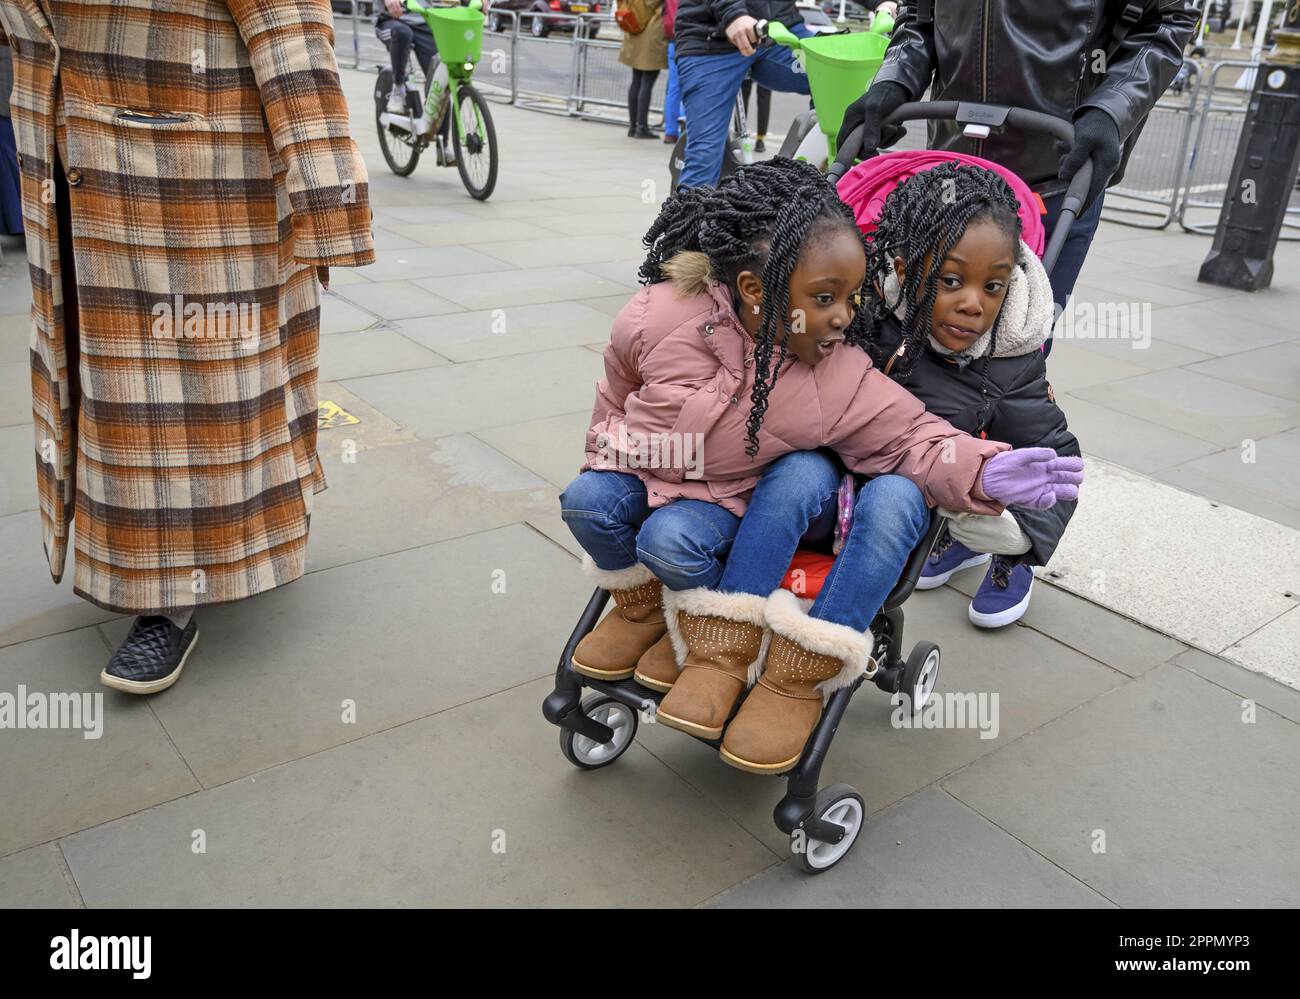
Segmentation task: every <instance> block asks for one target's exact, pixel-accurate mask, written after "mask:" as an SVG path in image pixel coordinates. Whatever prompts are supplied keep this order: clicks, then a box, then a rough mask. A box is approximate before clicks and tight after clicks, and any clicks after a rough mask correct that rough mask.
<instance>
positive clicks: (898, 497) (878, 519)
mask: <svg viewBox="0 0 1300 999" xmlns="http://www.w3.org/2000/svg"><path fill="white" fill-rule="evenodd" d="M929 526H930V511H929V508H928V507H926V505H925V499H924V497H923V496H922V495H921V490H920V488H919V487H918V486H917V485H916V484H915V483H914V482H912V480H911V479H905V478H903V476H901V475H881V476H878V477H877V478H874V479H872V480H871V481H870V482H868V483H867V484H866V485H864V486H863V487H862V488H861V489H859V490H858V496H857V500H856V502H855V503H854V506H853V526H852V527H851V528H850V529H849V536H848V538H846V539H845V542H844V548H843V549H842V550H841V551H840V554H839V557H838V558H837V559H836V560H835V565H834V567H833V568H832V569H831V571H830V575H828V576H827V577H826V582H825V583H824V584H823V585H822V589H821V593H819V594H818V596H817V600H816V602H814V603H813V606H812V609H811V610H810V611H809V612H808V613H809V616H810V617H814V618H819V619H822V620H826V621H834V622H835V623H836V624H842V625H845V626H847V627H850V628H852V629H854V630H855V631H866V630H867V628H869V627H870V626H871V620H872V618H874V617H875V616H876V614H877V612H878V611H879V610H880V608H881V607H882V606H883V605H884V603H885V598H886V597H888V596H889V594H890V592H891V591H892V590H893V588H894V584H895V583H897V582H898V577H899V576H901V575H902V573H903V567H904V566H905V565H906V564H907V559H908V556H910V555H911V554H912V549H913V548H915V547H916V546H917V543H918V542H919V541H920V540H921V538H922V537H923V536H924V535H925V532H926V529H927V528H928V527H929Z"/></svg>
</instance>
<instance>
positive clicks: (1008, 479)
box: [980, 447, 1083, 510]
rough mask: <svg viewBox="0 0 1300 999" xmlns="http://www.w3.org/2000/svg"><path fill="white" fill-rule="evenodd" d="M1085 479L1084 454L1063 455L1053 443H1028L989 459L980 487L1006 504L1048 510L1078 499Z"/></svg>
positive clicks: (985, 492)
mask: <svg viewBox="0 0 1300 999" xmlns="http://www.w3.org/2000/svg"><path fill="white" fill-rule="evenodd" d="M1082 481H1083V459H1082V458H1069V457H1066V458H1063V457H1061V456H1060V455H1058V454H1057V453H1056V452H1055V451H1053V450H1052V449H1051V448H1050V447H1025V448H1020V449H1019V450H1016V451H1003V452H1002V453H1001V454H995V455H994V456H993V457H992V458H990V459H989V460H988V461H986V462H985V463H984V475H983V476H982V478H981V479H980V488H981V489H983V490H984V495H986V496H988V497H990V498H991V499H994V500H997V502H999V503H1001V504H1002V505H1003V506H1027V507H1029V509H1031V510H1046V509H1047V508H1048V507H1051V506H1055V505H1056V504H1057V503H1059V502H1061V501H1062V500H1074V499H1078V498H1079V483H1081V482H1082Z"/></svg>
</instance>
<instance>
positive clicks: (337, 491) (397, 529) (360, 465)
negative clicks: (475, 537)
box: [307, 428, 559, 571]
mask: <svg viewBox="0 0 1300 999" xmlns="http://www.w3.org/2000/svg"><path fill="white" fill-rule="evenodd" d="M345 430H346V428H340V431H337V432H343V431H345ZM349 439H350V438H342V440H349ZM321 456H322V462H323V464H324V466H325V476H326V479H327V480H328V481H329V488H328V489H327V490H326V491H325V492H323V493H321V494H320V495H318V496H317V497H316V505H315V508H314V510H313V515H312V530H311V536H310V539H309V542H308V549H307V568H308V570H309V571H310V570H315V569H327V568H330V567H332V566H336V565H345V564H347V563H349V562H355V561H357V560H358V559H363V558H374V557H375V556H379V555H389V554H391V553H393V552H398V551H402V550H404V549H407V548H414V547H416V546H419V545H427V544H432V543H434V542H437V541H445V540H447V539H448V538H455V537H461V536H462V535H467V534H474V533H476V532H478V531H485V530H491V529H493V528H498V527H504V526H506V525H507V524H514V523H518V522H519V521H522V520H526V519H528V518H529V517H533V516H536V515H539V514H544V513H549V512H552V511H554V510H557V509H558V508H559V503H558V499H557V497H558V492H557V490H556V489H555V488H554V487H553V486H552V485H551V484H550V483H548V482H547V481H545V480H544V479H542V478H539V477H538V476H537V475H534V474H533V473H532V472H530V471H529V470H528V469H527V468H525V467H523V466H522V465H519V464H516V463H515V462H513V461H511V460H510V459H509V458H507V457H505V456H504V455H502V454H501V453H500V452H498V451H497V450H495V449H493V448H491V447H489V446H488V445H486V444H484V443H483V442H482V441H479V440H477V439H476V438H474V437H471V436H469V435H468V434H457V435H452V436H449V437H441V438H439V439H438V440H435V441H417V442H412V443H408V444H401V445H397V446H394V447H370V448H367V447H364V446H361V445H360V443H358V446H357V447H356V448H355V449H352V448H348V449H345V448H343V447H339V448H329V449H326V448H322V449H321Z"/></svg>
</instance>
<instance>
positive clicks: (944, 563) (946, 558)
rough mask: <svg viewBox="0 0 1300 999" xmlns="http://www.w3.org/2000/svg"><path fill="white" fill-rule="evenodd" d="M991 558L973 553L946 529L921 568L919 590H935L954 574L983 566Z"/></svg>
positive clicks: (917, 586)
mask: <svg viewBox="0 0 1300 999" xmlns="http://www.w3.org/2000/svg"><path fill="white" fill-rule="evenodd" d="M989 558H990V556H988V555H984V554H981V553H980V552H973V551H971V550H970V549H969V548H967V547H966V546H965V545H963V544H962V543H961V542H960V541H954V540H953V538H952V535H951V534H949V533H948V528H947V527H945V528H944V529H943V532H942V533H941V534H940V535H939V540H938V541H936V542H935V543H934V548H933V549H932V550H931V552H930V557H929V558H928V559H926V560H925V565H924V566H923V567H922V568H921V577H920V578H919V579H918V580H917V581H916V588H917V589H918V590H933V589H934V588H935V587H936V586H942V585H943V584H944V583H946V582H948V580H949V579H951V578H952V575H953V573H955V572H961V571H962V570H963V569H969V568H970V567H971V566H975V565H983V564H984V563H985V562H987V561H988V560H989Z"/></svg>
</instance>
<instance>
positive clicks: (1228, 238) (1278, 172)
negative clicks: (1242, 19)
mask: <svg viewBox="0 0 1300 999" xmlns="http://www.w3.org/2000/svg"><path fill="white" fill-rule="evenodd" d="M1274 37H1275V39H1276V42H1277V45H1276V47H1275V48H1274V49H1273V51H1272V52H1271V53H1269V56H1268V61H1267V62H1264V63H1261V64H1260V65H1259V66H1258V67H1257V68H1256V70H1255V87H1254V89H1253V90H1252V91H1251V95H1250V107H1249V108H1248V109H1247V111H1246V120H1245V122H1244V123H1243V124H1242V128H1241V139H1240V141H1239V142H1238V143H1237V158H1236V160H1235V161H1234V162H1233V164H1232V175H1231V177H1230V178H1229V180H1228V190H1227V192H1226V193H1225V195H1224V202H1223V211H1222V212H1221V213H1220V214H1219V228H1218V230H1217V231H1216V232H1215V234H1214V246H1213V248H1212V249H1211V250H1210V253H1209V255H1208V256H1207V257H1206V258H1205V261H1204V263H1202V264H1201V272H1200V274H1199V275H1198V276H1197V280H1200V281H1204V282H1206V283H1207V284H1218V285H1223V286H1224V287H1226V288H1238V289H1241V290H1243V291H1258V290H1259V289H1260V288H1267V287H1268V286H1269V284H1270V283H1271V282H1272V280H1273V249H1274V248H1275V247H1276V246H1277V236H1278V233H1279V232H1280V231H1281V229H1282V219H1283V217H1284V215H1285V213H1286V208H1287V203H1288V202H1289V201H1290V199H1291V188H1292V186H1293V185H1294V184H1295V180H1296V173H1297V171H1300V3H1294V2H1293V3H1288V4H1287V10H1286V16H1285V18H1284V20H1283V22H1282V27H1281V28H1280V29H1279V30H1278V31H1277V33H1276V35H1275V36H1274Z"/></svg>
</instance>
